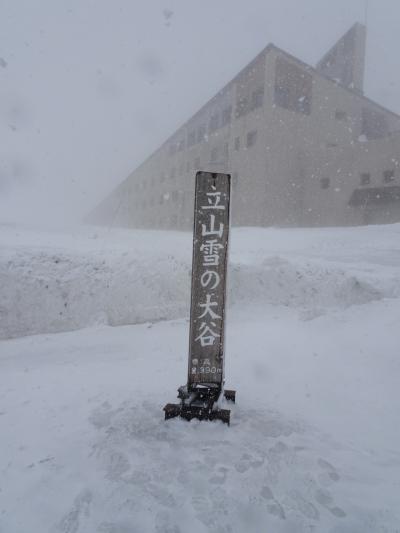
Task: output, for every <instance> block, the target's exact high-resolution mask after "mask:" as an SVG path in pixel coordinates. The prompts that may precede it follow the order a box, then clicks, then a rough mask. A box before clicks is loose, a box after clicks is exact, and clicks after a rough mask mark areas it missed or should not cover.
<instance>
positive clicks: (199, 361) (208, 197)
mask: <svg viewBox="0 0 400 533" xmlns="http://www.w3.org/2000/svg"><path fill="white" fill-rule="evenodd" d="M229 201H230V176H229V175H228V174H212V173H210V172H198V173H197V175H196V196H195V209H194V212H195V217H194V231H193V266H192V297H191V308H190V341H189V376H188V383H189V385H195V384H197V383H216V384H222V381H223V373H224V372H223V370H224V369H223V365H224V324H225V295H226V267H227V259H228V239H229Z"/></svg>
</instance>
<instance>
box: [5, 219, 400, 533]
mask: <svg viewBox="0 0 400 533" xmlns="http://www.w3.org/2000/svg"><path fill="white" fill-rule="evenodd" d="M399 237H400V225H392V226H382V227H366V228H346V229H338V228H336V229H334V228H331V229H308V230H305V229H304V230H303V229H302V230H300V229H297V230H293V229H285V230H283V229H256V228H246V229H244V228H241V229H234V230H233V231H232V246H231V261H230V278H229V283H230V302H231V305H230V309H229V313H228V323H227V355H226V380H227V386H228V387H229V388H234V389H236V390H237V404H236V405H235V406H233V407H231V408H232V423H231V426H230V427H227V426H224V425H223V424H222V423H219V422H215V423H205V422H203V423H199V422H196V421H192V422H191V423H187V422H185V421H182V420H177V419H174V420H170V421H168V422H165V421H164V420H163V412H162V407H163V406H164V405H165V404H166V403H167V402H170V401H173V400H174V397H175V390H176V388H177V386H179V385H181V384H183V383H184V381H185V377H186V365H187V345H188V322H187V314H188V299H189V286H190V279H189V273H190V260H191V236H190V235H189V234H182V233H173V232H145V231H141V232H139V231H122V230H118V231H117V230H112V231H106V230H98V229H93V228H88V229H86V230H84V231H79V232H76V233H75V234H70V235H63V234H60V233H56V232H54V233H39V232H33V231H32V232H29V231H24V230H16V229H14V228H2V229H1V230H0V288H1V289H0V290H1V301H0V335H1V337H2V338H3V340H2V341H0V532H1V533H26V532H29V533H36V532H38V533H46V532H54V533H56V532H61V533H92V532H99V533H136V532H138V533H147V532H153V531H154V532H156V533H186V532H190V533H208V532H211V533H214V532H215V533H217V532H218V533H243V532H246V533H247V532H248V533H252V532H254V533H263V532H266V533H269V532H271V533H281V532H282V533H292V532H293V533H303V532H313V531H314V532H318V533H319V532H322V533H325V532H329V533H330V532H332V533H333V532H336V533H364V532H368V533H379V532H382V533H383V532H386V533H396V532H397V533H398V532H399V531H400V414H399V413H400V412H399V405H400V387H399V385H398V384H399V377H400V357H399V355H400V330H399V322H400V289H399V287H400V285H399V282H400V268H399V267H400V238H399ZM167 317H169V320H165V318H167ZM128 324H129V325H128ZM110 325H112V326H119V327H110ZM79 328H83V329H79ZM72 330H75V331H72ZM33 334H35V335H33ZM23 335H31V336H25V337H22V336H23ZM12 337H14V338H12Z"/></svg>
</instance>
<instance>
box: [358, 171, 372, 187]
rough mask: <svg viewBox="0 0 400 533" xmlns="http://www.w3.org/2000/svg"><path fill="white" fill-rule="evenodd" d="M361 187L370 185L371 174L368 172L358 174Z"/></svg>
mask: <svg viewBox="0 0 400 533" xmlns="http://www.w3.org/2000/svg"><path fill="white" fill-rule="evenodd" d="M360 183H361V185H369V184H370V183H371V174H370V173H369V172H363V173H362V174H360Z"/></svg>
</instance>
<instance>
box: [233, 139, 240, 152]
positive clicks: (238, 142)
mask: <svg viewBox="0 0 400 533" xmlns="http://www.w3.org/2000/svg"><path fill="white" fill-rule="evenodd" d="M234 150H235V152H238V151H239V150H240V137H235V142H234Z"/></svg>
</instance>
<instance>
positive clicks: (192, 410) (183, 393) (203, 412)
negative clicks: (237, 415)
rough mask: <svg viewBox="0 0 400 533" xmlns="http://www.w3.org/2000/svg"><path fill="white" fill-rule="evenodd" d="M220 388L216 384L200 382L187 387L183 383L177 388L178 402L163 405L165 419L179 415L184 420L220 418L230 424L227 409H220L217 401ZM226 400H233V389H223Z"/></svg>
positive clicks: (234, 395)
mask: <svg viewBox="0 0 400 533" xmlns="http://www.w3.org/2000/svg"><path fill="white" fill-rule="evenodd" d="M221 393H222V390H221V388H220V387H219V386H218V385H215V384H213V383H211V384H201V385H195V386H193V385H192V386H191V387H188V386H187V385H183V386H182V387H179V389H178V398H179V399H180V400H181V402H180V403H179V404H176V403H168V404H167V405H166V406H165V407H164V412H165V420H168V419H169V418H175V417H177V416H180V417H181V418H184V419H185V420H192V418H197V419H198V420H222V422H224V423H225V424H228V426H229V425H230V415H231V412H230V410H229V409H220V408H219V406H218V401H219V399H220V397H221ZM223 396H224V398H225V399H226V400H228V401H231V402H235V399H236V392H235V391H233V390H225V391H223Z"/></svg>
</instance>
